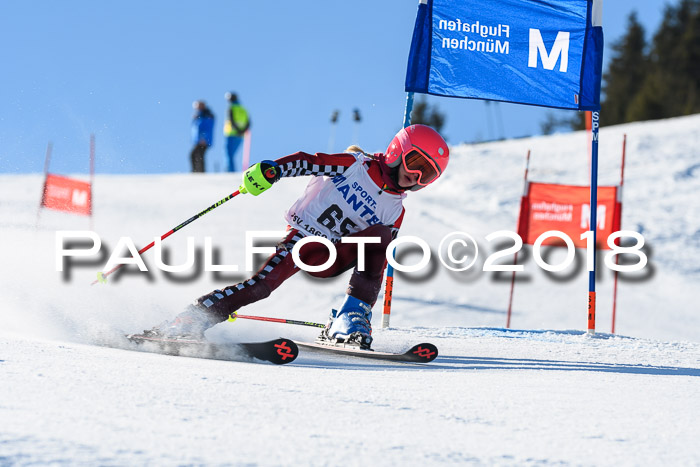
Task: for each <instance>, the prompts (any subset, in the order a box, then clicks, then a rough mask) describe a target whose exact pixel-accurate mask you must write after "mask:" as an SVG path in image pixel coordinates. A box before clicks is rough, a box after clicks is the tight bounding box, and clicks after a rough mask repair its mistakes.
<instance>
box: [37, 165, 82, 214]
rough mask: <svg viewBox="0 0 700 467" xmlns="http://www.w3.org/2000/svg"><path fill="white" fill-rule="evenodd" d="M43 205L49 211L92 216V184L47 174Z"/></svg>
mask: <svg viewBox="0 0 700 467" xmlns="http://www.w3.org/2000/svg"><path fill="white" fill-rule="evenodd" d="M41 205H42V206H44V207H46V208H49V209H56V210H58V211H67V212H72V213H74V214H82V215H85V216H89V215H91V214H92V190H91V187H90V183H88V182H83V181H81V180H75V179H72V178H68V177H62V176H60V175H52V174H47V175H46V181H45V182H44V194H43V197H42V199H41Z"/></svg>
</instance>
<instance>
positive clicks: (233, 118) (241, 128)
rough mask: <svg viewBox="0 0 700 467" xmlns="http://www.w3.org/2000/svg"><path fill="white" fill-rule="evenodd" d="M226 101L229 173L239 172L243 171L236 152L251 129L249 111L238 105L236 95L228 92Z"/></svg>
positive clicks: (225, 128) (225, 131)
mask: <svg viewBox="0 0 700 467" xmlns="http://www.w3.org/2000/svg"><path fill="white" fill-rule="evenodd" d="M225 97H226V100H227V101H228V102H229V107H228V112H227V113H226V123H225V124H224V136H226V156H227V157H228V171H229V172H238V171H240V170H242V169H243V167H242V162H241V160H240V157H237V156H236V152H237V151H238V148H239V147H240V145H241V143H242V142H243V135H244V134H245V132H246V131H247V130H248V128H250V117H248V111H247V110H246V109H245V108H244V107H243V106H242V105H241V104H239V103H238V96H237V95H236V93H233V92H227V93H226V95H225Z"/></svg>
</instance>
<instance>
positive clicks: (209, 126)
mask: <svg viewBox="0 0 700 467" xmlns="http://www.w3.org/2000/svg"><path fill="white" fill-rule="evenodd" d="M192 107H194V109H195V110H194V116H193V117H192V144H194V148H192V153H191V154H190V157H191V159H192V172H204V153H205V152H206V151H207V148H209V146H211V145H212V143H213V142H214V114H213V113H212V112H211V110H209V108H208V107H207V104H206V103H205V102H204V101H194V103H193V104H192Z"/></svg>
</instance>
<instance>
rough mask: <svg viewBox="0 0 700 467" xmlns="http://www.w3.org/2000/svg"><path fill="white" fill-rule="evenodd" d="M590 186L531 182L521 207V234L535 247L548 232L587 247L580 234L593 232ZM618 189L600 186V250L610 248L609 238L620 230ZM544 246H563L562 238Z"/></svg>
mask: <svg viewBox="0 0 700 467" xmlns="http://www.w3.org/2000/svg"><path fill="white" fill-rule="evenodd" d="M589 190H590V189H589V187H587V186H575V185H555V184H549V183H532V182H531V183H529V188H528V192H527V195H526V196H523V197H522V200H521V204H520V222H519V225H518V235H520V237H521V238H522V239H523V242H524V243H526V244H530V245H533V244H534V243H535V241H536V240H537V237H539V236H540V235H542V234H543V233H544V232H547V231H548V230H558V231H560V232H564V233H565V234H566V235H568V236H569V237H570V238H571V240H572V241H573V243H574V245H575V246H576V248H586V240H581V234H583V233H584V232H586V231H588V230H590V218H591V210H590V191H589ZM618 194H619V191H618V187H616V186H606V187H598V211H597V213H598V216H597V224H598V225H597V243H598V245H596V247H597V248H604V249H609V247H608V245H607V240H608V236H610V234H611V233H613V232H616V231H618V230H620V217H621V216H620V214H621V212H622V210H621V205H620V202H619V201H618ZM542 245H563V242H562V240H561V239H559V238H557V237H550V238H549V239H547V240H545V241H544V242H543V243H542Z"/></svg>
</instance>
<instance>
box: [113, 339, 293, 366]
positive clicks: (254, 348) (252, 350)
mask: <svg viewBox="0 0 700 467" xmlns="http://www.w3.org/2000/svg"><path fill="white" fill-rule="evenodd" d="M125 337H126V339H127V340H128V341H129V342H131V343H133V344H135V345H136V346H137V349H138V346H143V345H144V344H146V343H148V344H155V345H158V346H161V349H160V350H162V352H156V351H151V352H152V353H162V354H164V355H173V356H184V357H193V358H203V359H208V360H227V361H235V360H234V359H231V358H220V357H219V358H217V357H216V353H217V351H218V350H224V351H225V350H237V351H242V353H243V354H244V355H243V356H246V357H249V358H254V359H257V360H263V361H266V362H270V363H274V364H276V365H285V364H287V363H291V362H293V361H294V360H296V358H297V357H298V356H299V347H298V346H297V345H296V343H295V342H294V341H293V340H292V339H287V338H283V337H280V338H278V339H272V340H270V341H261V342H235V343H223V344H217V343H213V342H207V341H200V340H182V339H159V338H158V339H157V338H150V337H146V336H142V335H139V334H128V335H126V336H125ZM168 346H170V347H168ZM187 348H190V349H194V348H200V349H202V350H203V351H204V353H200V354H193V355H187V354H182V353H180V352H181V350H182V349H187ZM141 350H145V351H149V350H148V349H143V348H142V349H141ZM205 354H209V355H205Z"/></svg>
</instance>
